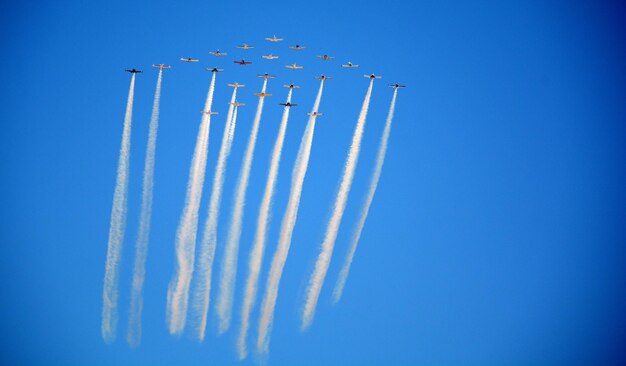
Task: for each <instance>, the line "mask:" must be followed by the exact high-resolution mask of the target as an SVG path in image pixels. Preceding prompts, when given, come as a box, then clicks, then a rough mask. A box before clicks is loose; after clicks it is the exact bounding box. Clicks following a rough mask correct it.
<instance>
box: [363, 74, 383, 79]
mask: <svg viewBox="0 0 626 366" xmlns="http://www.w3.org/2000/svg"><path fill="white" fill-rule="evenodd" d="M363 77H364V78H369V79H381V78H382V76H378V75H374V74H372V75H363Z"/></svg>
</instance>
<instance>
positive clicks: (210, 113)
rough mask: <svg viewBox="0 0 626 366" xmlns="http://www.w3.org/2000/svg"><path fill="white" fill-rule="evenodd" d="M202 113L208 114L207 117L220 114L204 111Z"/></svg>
mask: <svg viewBox="0 0 626 366" xmlns="http://www.w3.org/2000/svg"><path fill="white" fill-rule="evenodd" d="M202 113H204V114H206V115H207V116H210V115H212V114H219V113H218V112H213V111H202Z"/></svg>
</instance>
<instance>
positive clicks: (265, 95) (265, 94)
mask: <svg viewBox="0 0 626 366" xmlns="http://www.w3.org/2000/svg"><path fill="white" fill-rule="evenodd" d="M254 95H256V96H257V97H271V96H272V94H268V93H254Z"/></svg>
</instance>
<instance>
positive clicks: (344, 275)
mask: <svg viewBox="0 0 626 366" xmlns="http://www.w3.org/2000/svg"><path fill="white" fill-rule="evenodd" d="M397 95H398V89H397V88H396V89H395V90H394V92H393V98H392V99H391V106H390V107H389V113H388V114H387V121H386V122H385V129H384V130H383V135H382V137H381V139H380V147H379V148H378V154H377V156H376V165H375V166H374V172H373V173H372V180H371V183H370V188H369V190H368V191H367V196H365V197H366V198H365V202H364V203H363V209H362V211H361V217H360V218H359V221H358V223H357V225H356V228H355V229H354V235H353V236H352V242H351V243H350V248H349V249H348V254H347V255H346V259H345V262H344V263H343V266H342V267H341V272H339V278H338V279H337V283H336V284H335V289H334V290H333V303H335V304H336V303H337V302H338V301H339V300H340V299H341V295H342V294H343V288H344V286H345V285H346V280H347V279H348V273H349V272H350V265H351V264H352V258H354V252H355V251H356V248H357V245H358V244H359V239H360V238H361V232H362V231H363V226H364V225H365V220H366V219H367V214H368V212H369V209H370V205H371V204H372V200H373V199H374V193H376V187H377V186H378V180H379V179H380V173H381V172H382V170H383V163H384V162H385V153H386V152H387V142H388V140H389V133H390V131H391V122H392V120H393V112H394V110H395V108H396V96H397Z"/></svg>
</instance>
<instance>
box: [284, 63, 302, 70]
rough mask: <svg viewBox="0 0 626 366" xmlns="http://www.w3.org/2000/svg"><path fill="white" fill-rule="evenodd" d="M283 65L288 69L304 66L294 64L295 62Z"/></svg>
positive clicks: (297, 68)
mask: <svg viewBox="0 0 626 366" xmlns="http://www.w3.org/2000/svg"><path fill="white" fill-rule="evenodd" d="M285 67H286V68H288V69H292V70H299V69H302V68H304V66H302V65H296V64H295V63H294V64H291V65H286V66H285Z"/></svg>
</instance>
